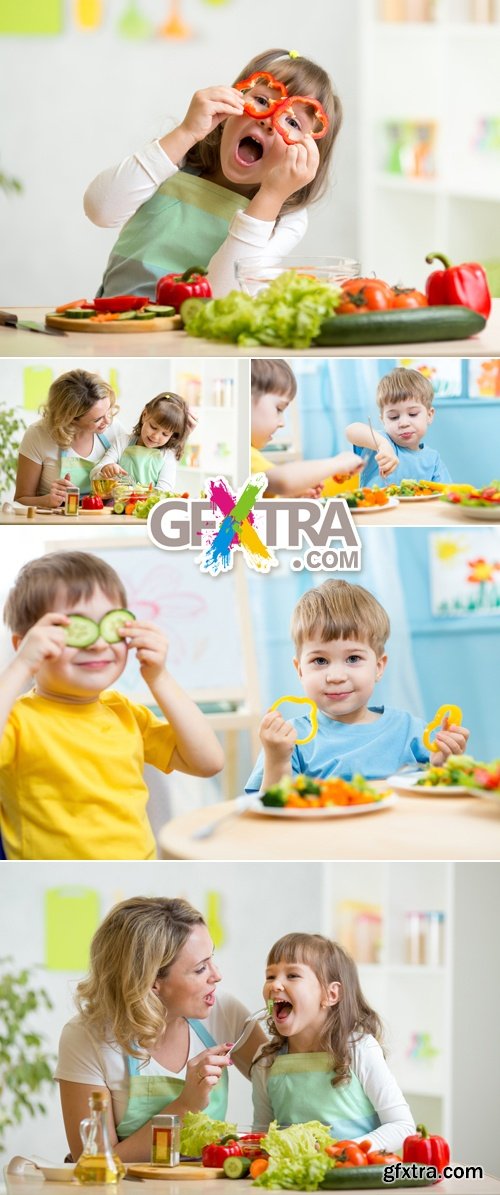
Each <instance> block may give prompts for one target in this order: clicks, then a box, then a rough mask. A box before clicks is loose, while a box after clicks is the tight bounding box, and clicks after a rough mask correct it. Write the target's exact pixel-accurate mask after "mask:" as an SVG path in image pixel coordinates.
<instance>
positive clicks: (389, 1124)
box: [252, 1033, 415, 1151]
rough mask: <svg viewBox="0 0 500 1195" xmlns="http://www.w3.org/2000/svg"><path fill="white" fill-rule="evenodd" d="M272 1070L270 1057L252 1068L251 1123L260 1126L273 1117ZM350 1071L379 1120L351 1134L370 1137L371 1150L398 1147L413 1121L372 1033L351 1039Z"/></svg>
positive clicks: (395, 1148) (356, 1138)
mask: <svg viewBox="0 0 500 1195" xmlns="http://www.w3.org/2000/svg"><path fill="white" fill-rule="evenodd" d="M271 1069H272V1068H271V1067H270V1066H269V1058H263V1059H262V1060H260V1061H259V1062H256V1063H255V1064H254V1066H253V1067H252V1086H253V1108H254V1124H256V1125H259V1127H260V1126H261V1125H268V1124H270V1122H271V1120H274V1115H273V1110H272V1106H271V1101H270V1099H269V1096H268V1093H267V1080H268V1076H269V1075H270V1073H271ZM351 1070H352V1071H353V1072H354V1074H355V1075H356V1076H357V1078H358V1079H359V1082H360V1084H361V1086H362V1088H363V1091H364V1092H365V1094H366V1095H367V1096H368V1099H369V1100H370V1102H371V1103H372V1104H373V1107H374V1109H375V1111H376V1113H377V1115H378V1118H379V1120H380V1128H378V1129H373V1131H372V1132H370V1133H364V1135H363V1137H354V1138H353V1140H354V1141H363V1140H365V1139H369V1140H370V1141H371V1142H372V1148H373V1149H388V1150H391V1151H392V1150H399V1149H400V1148H401V1145H402V1143H403V1141H404V1139H405V1137H408V1136H409V1135H410V1133H414V1132H415V1122H414V1120H413V1117H412V1114H411V1111H410V1108H409V1106H408V1104H407V1102H406V1100H405V1097H404V1095H403V1093H402V1091H401V1089H400V1087H399V1086H398V1084H397V1083H396V1080H395V1078H394V1075H393V1074H392V1071H391V1070H390V1069H389V1067H388V1065H387V1063H386V1061H385V1058H384V1055H383V1053H382V1049H381V1047H380V1045H379V1043H378V1041H376V1039H375V1038H374V1037H372V1035H371V1033H367V1034H365V1036H364V1037H362V1038H361V1039H360V1041H357V1042H353V1044H352V1058H351Z"/></svg>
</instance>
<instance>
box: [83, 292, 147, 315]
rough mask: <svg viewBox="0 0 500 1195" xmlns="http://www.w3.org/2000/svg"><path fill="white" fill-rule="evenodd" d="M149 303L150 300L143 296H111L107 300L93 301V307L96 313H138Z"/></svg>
mask: <svg viewBox="0 0 500 1195" xmlns="http://www.w3.org/2000/svg"><path fill="white" fill-rule="evenodd" d="M150 302H151V299H148V297H147V296H146V297H144V296H143V295H111V296H110V297H109V298H107V299H94V303H93V306H94V308H95V310H96V311H106V312H108V311H111V312H120V311H139V310H140V308H141V307H147V305H148V303H150Z"/></svg>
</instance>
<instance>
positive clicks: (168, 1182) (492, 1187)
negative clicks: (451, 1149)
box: [4, 1170, 500, 1195]
mask: <svg viewBox="0 0 500 1195" xmlns="http://www.w3.org/2000/svg"><path fill="white" fill-rule="evenodd" d="M4 1174H5V1183H6V1187H7V1195H75V1191H76V1190H77V1189H78V1187H77V1185H76V1184H75V1183H71V1182H62V1183H56V1182H48V1181H47V1180H45V1179H44V1178H43V1177H42V1176H41V1175H40V1177H37V1172H36V1171H30V1172H29V1173H28V1172H26V1174H24V1175H13V1174H8V1173H7V1171H6V1170H5V1171H4ZM125 1182H126V1186H125V1185H123V1186H119V1187H118V1188H117V1190H118V1191H122V1192H123V1195H144V1181H143V1180H141V1181H137V1180H135V1179H126V1180H125ZM165 1187H167V1190H168V1192H169V1195H230V1192H232V1195H234V1182H233V1181H232V1180H231V1179H227V1178H215V1179H214V1178H212V1179H205V1181H204V1182H203V1183H200V1180H196V1179H195V1180H190V1179H183V1180H182V1181H180V1182H179V1181H178V1180H176V1179H169V1178H168V1177H165V1178H164V1179H163V1180H161V1181H160V1182H153V1181H152V1182H151V1186H150V1192H151V1195H154V1192H155V1191H157V1192H158V1195H161V1192H162V1191H164V1190H165ZM88 1189H89V1190H90V1191H92V1190H95V1191H98V1192H101V1193H102V1195H104V1192H105V1191H108V1192H109V1191H110V1190H111V1191H112V1190H113V1188H112V1187H89V1188H88ZM398 1189H399V1190H400V1189H401V1188H397V1187H396V1190H398ZM411 1189H412V1188H410V1190H411ZM238 1190H239V1191H242V1190H243V1191H244V1192H245V1195H250V1192H253V1187H252V1185H251V1184H250V1183H242V1184H240V1186H239V1187H238ZM365 1190H366V1188H364V1187H363V1188H361V1187H359V1188H357V1190H354V1191H352V1195H361V1192H362V1191H363V1192H364V1191H365ZM387 1190H388V1191H390V1190H392V1186H391V1185H390V1184H387ZM422 1190H424V1191H433V1192H436V1195H476V1193H477V1195H500V1181H499V1180H498V1179H497V1178H493V1175H490V1174H486V1175H485V1176H484V1178H482V1179H477V1178H476V1179H473V1178H471V1179H457V1178H445V1179H443V1181H442V1182H441V1183H439V1186H432V1187H423V1188H422Z"/></svg>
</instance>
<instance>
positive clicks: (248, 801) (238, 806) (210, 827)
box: [190, 795, 255, 841]
mask: <svg viewBox="0 0 500 1195" xmlns="http://www.w3.org/2000/svg"><path fill="white" fill-rule="evenodd" d="M254 801H255V796H254V795H252V796H251V797H250V796H248V795H245V796H244V797H236V800H235V801H234V802H233V804H234V808H233V809H230V811H229V813H226V814H225V816H224V817H217V818H215V819H214V821H213V822H207V825H206V826H200V827H199V829H198V830H193V833H192V834H191V835H190V837H191V838H196V839H197V840H198V841H200V839H204V838H211V836H212V834H215V831H216V830H217V829H218V828H219V826H225V824H226V822H228V821H229V819H230V818H231V817H238V815H239V814H240V813H244V812H245V810H246V809H250V808H251V807H252V805H253V803H254Z"/></svg>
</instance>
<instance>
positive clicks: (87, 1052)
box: [54, 995, 255, 1125]
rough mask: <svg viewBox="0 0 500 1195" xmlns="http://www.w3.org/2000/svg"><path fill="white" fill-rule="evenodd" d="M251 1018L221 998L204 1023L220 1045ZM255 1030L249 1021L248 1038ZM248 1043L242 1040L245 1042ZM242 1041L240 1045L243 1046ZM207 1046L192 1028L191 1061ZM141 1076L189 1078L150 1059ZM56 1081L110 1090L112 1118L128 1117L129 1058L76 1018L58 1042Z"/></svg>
mask: <svg viewBox="0 0 500 1195" xmlns="http://www.w3.org/2000/svg"><path fill="white" fill-rule="evenodd" d="M248 1016H249V1012H248V1009H246V1008H245V1006H244V1005H243V1004H241V1002H240V1001H239V1000H237V999H236V997H235V996H229V995H225V996H224V995H221V996H218V997H217V1000H216V1003H215V1005H214V1007H213V1008H212V1009H211V1010H210V1014H209V1016H208V1017H206V1018H205V1019H204V1021H203V1024H204V1025H206V1027H207V1029H208V1032H209V1033H210V1034H211V1036H212V1037H213V1039H214V1041H215V1042H216V1043H217V1044H218V1045H222V1044H223V1042H226V1041H227V1042H232V1041H236V1039H237V1038H238V1037H239V1035H240V1033H243V1031H244V1028H245V1024H244V1022H245V1020H246V1018H247V1017H248ZM254 1028H255V1022H253V1021H250V1023H249V1025H248V1026H247V1028H246V1036H249V1035H250V1034H251V1033H252V1031H253V1029H254ZM244 1040H246V1038H245V1039H243V1041H244ZM243 1041H242V1042H241V1045H243ZM205 1049H206V1046H205V1045H204V1043H203V1042H202V1041H201V1040H200V1038H199V1037H198V1036H197V1034H196V1033H195V1031H194V1029H192V1027H191V1026H189V1058H194V1057H195V1056H196V1054H200V1053H201V1051H202V1050H205ZM140 1073H141V1075H169V1076H172V1075H173V1076H174V1077H175V1078H176V1079H184V1078H185V1077H186V1068H185V1067H183V1068H182V1070H180V1071H170V1070H166V1069H165V1067H163V1066H160V1064H159V1062H155V1060H154V1059H153V1058H151V1059H150V1060H149V1062H148V1064H147V1066H144V1067H143V1066H141V1071H140ZM54 1078H55V1079H66V1080H68V1081H69V1082H70V1083H86V1084H88V1085H90V1086H92V1084H95V1085H96V1086H97V1087H107V1088H108V1090H109V1091H110V1092H111V1101H112V1105H113V1117H114V1121H115V1125H116V1124H119V1123H120V1121H121V1120H122V1119H123V1117H124V1115H125V1111H126V1108H127V1104H128V1090H129V1073H128V1066H127V1057H126V1054H125V1053H124V1052H123V1050H121V1049H120V1048H119V1046H116V1045H112V1044H111V1043H108V1042H103V1041H100V1040H98V1039H97V1038H96V1037H95V1036H94V1035H93V1033H92V1032H91V1031H90V1030H89V1029H88V1028H87V1026H86V1025H85V1024H84V1022H83V1021H82V1018H81V1016H79V1015H78V1016H76V1017H73V1018H72V1020H71V1021H68V1022H67V1024H66V1025H65V1026H64V1029H63V1031H62V1033H61V1038H60V1041H59V1056H58V1060H57V1067H56V1070H55V1074H54Z"/></svg>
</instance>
